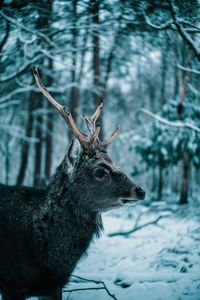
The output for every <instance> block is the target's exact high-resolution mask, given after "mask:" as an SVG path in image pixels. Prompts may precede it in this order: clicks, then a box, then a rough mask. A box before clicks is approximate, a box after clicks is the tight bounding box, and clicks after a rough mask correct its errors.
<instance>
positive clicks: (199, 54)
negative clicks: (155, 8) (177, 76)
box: [168, 0, 200, 60]
mask: <svg viewBox="0 0 200 300" xmlns="http://www.w3.org/2000/svg"><path fill="white" fill-rule="evenodd" d="M168 1H169V7H170V12H171V16H172V19H173V21H174V24H175V26H176V28H177V30H178V32H179V34H180V36H181V37H182V39H183V40H184V41H185V43H186V44H187V45H188V46H189V47H190V48H191V49H192V51H193V52H194V54H195V56H196V57H197V59H198V60H200V51H199V49H198V48H197V47H196V46H195V45H194V41H193V40H192V39H191V38H190V36H189V35H188V34H187V33H186V31H185V30H184V29H183V27H182V25H181V24H180V23H179V21H178V18H177V16H176V10H175V7H174V5H173V2H172V0H168Z"/></svg>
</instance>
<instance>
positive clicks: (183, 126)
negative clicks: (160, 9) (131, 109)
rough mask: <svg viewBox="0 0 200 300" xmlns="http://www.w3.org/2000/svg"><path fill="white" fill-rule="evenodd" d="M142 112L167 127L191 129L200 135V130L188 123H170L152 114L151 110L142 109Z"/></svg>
mask: <svg viewBox="0 0 200 300" xmlns="http://www.w3.org/2000/svg"><path fill="white" fill-rule="evenodd" d="M141 111H143V112H144V113H146V114H148V115H149V116H151V117H153V118H154V119H156V120H158V121H159V122H161V123H164V124H166V125H169V126H174V127H182V128H189V129H192V130H194V131H196V132H198V133H200V128H198V127H196V126H195V125H193V124H190V123H188V122H180V121H168V120H166V119H164V118H162V117H160V116H158V115H155V114H153V113H152V112H150V111H149V110H147V109H145V108H141Z"/></svg>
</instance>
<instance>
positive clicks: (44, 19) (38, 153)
mask: <svg viewBox="0 0 200 300" xmlns="http://www.w3.org/2000/svg"><path fill="white" fill-rule="evenodd" d="M45 2H46V4H48V11H47V13H46V14H43V13H41V11H40V10H38V13H39V14H40V17H39V19H38V22H37V25H36V29H38V30H41V29H43V28H45V27H47V26H50V24H49V23H50V21H51V14H52V5H53V1H52V0H48V1H45ZM40 64H41V65H43V64H44V59H41V61H40ZM50 66H51V64H50ZM42 98H43V96H42V94H41V93H39V94H38V95H37V99H36V112H37V110H38V112H37V115H36V118H35V123H36V129H35V137H36V138H38V140H39V142H38V143H36V145H35V164H34V179H33V184H34V186H45V185H46V178H45V175H46V174H47V176H48V177H49V176H50V165H51V148H52V142H51V137H48V138H47V142H46V146H47V147H50V149H49V150H48V148H46V157H45V159H46V162H44V163H42V162H43V158H44V157H43V155H42V154H43V153H42V150H43V132H42V128H43V125H44V119H43V116H42V113H41V112H40V109H42V108H43V107H44V105H43V103H44V102H43V99H42ZM49 107H50V106H49ZM46 125H47V129H48V127H49V128H50V130H51V127H52V126H53V125H52V122H51V121H50V120H49V116H47V124H46ZM47 132H48V130H47ZM47 152H49V153H47ZM43 166H44V172H45V175H44V174H43V173H42V172H43Z"/></svg>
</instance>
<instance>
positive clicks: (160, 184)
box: [158, 164, 163, 201]
mask: <svg viewBox="0 0 200 300" xmlns="http://www.w3.org/2000/svg"><path fill="white" fill-rule="evenodd" d="M162 189H163V168H162V165H161V164H159V166H158V201H160V200H161V199H162Z"/></svg>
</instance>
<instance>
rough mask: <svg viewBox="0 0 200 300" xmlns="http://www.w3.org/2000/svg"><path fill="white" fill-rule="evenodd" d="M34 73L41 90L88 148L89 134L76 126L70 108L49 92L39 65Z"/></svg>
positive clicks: (85, 147)
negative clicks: (39, 70) (40, 74)
mask: <svg viewBox="0 0 200 300" xmlns="http://www.w3.org/2000/svg"><path fill="white" fill-rule="evenodd" d="M33 75H34V77H35V81H36V83H37V85H38V87H39V89H40V90H41V92H42V93H43V94H44V95H45V97H46V98H47V99H48V100H49V101H50V102H51V103H52V104H53V106H54V107H55V108H56V109H57V110H58V111H59V113H60V114H61V116H62V117H63V119H64V120H65V122H66V123H67V124H68V126H69V127H70V129H71V130H72V132H73V134H74V135H75V137H76V138H77V139H78V140H79V142H80V144H81V145H82V147H83V148H84V149H88V140H89V139H88V136H87V135H86V134H85V133H83V132H82V131H81V130H80V129H78V127H77V126H76V124H75V122H74V120H73V118H72V115H71V112H70V110H69V109H68V108H67V107H66V106H63V105H61V104H59V103H58V102H57V101H56V100H54V99H53V97H52V96H51V95H50V94H49V92H48V91H47V89H46V88H45V87H44V85H43V83H42V81H41V79H40V76H39V72H38V69H37V67H34V68H33Z"/></svg>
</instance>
